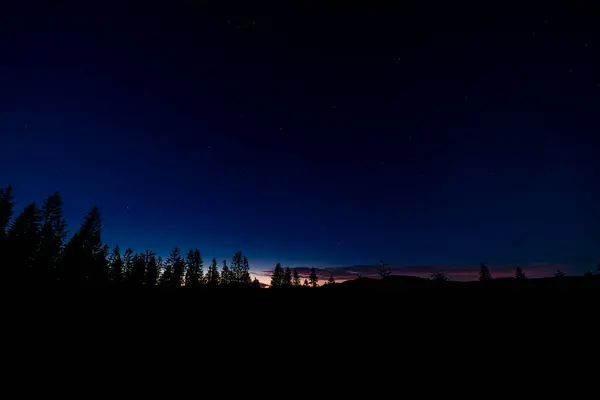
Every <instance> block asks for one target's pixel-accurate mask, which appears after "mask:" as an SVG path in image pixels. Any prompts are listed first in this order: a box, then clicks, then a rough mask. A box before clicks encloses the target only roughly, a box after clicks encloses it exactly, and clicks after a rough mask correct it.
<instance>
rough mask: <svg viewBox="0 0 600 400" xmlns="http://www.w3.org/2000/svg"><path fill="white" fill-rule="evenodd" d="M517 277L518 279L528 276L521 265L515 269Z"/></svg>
mask: <svg viewBox="0 0 600 400" xmlns="http://www.w3.org/2000/svg"><path fill="white" fill-rule="evenodd" d="M515 278H516V279H526V278H527V277H526V276H525V272H523V270H522V269H521V267H517V269H516V271H515Z"/></svg>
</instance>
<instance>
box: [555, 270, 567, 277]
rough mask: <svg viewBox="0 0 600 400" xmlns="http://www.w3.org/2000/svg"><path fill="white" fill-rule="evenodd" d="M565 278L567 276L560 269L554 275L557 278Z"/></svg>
mask: <svg viewBox="0 0 600 400" xmlns="http://www.w3.org/2000/svg"><path fill="white" fill-rule="evenodd" d="M564 276H565V273H564V272H562V271H561V270H560V269H557V270H556V272H555V273H554V277H555V278H562V277H564Z"/></svg>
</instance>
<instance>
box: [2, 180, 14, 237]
mask: <svg viewBox="0 0 600 400" xmlns="http://www.w3.org/2000/svg"><path fill="white" fill-rule="evenodd" d="M14 199H15V198H14V196H13V193H12V186H7V187H5V188H4V189H0V238H3V237H4V236H6V229H7V227H8V222H9V221H10V218H11V217H12V214H13V207H14V205H15V203H14Z"/></svg>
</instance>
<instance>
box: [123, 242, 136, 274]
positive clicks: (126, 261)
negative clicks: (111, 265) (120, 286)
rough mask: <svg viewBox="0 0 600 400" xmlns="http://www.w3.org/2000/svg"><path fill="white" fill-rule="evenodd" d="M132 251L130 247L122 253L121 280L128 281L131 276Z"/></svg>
mask: <svg viewBox="0 0 600 400" xmlns="http://www.w3.org/2000/svg"><path fill="white" fill-rule="evenodd" d="M133 256H134V254H133V250H132V249H131V247H128V248H127V249H125V253H123V279H124V280H129V276H131V270H132V269H133Z"/></svg>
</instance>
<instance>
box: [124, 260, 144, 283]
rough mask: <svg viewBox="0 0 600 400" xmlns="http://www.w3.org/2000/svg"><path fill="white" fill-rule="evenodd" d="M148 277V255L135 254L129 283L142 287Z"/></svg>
mask: <svg viewBox="0 0 600 400" xmlns="http://www.w3.org/2000/svg"><path fill="white" fill-rule="evenodd" d="M145 279H146V255H145V254H142V253H137V254H136V255H135V256H133V265H132V267H131V273H130V274H129V279H128V281H129V285H132V286H134V287H140V286H142V285H143V284H144V281H145Z"/></svg>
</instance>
